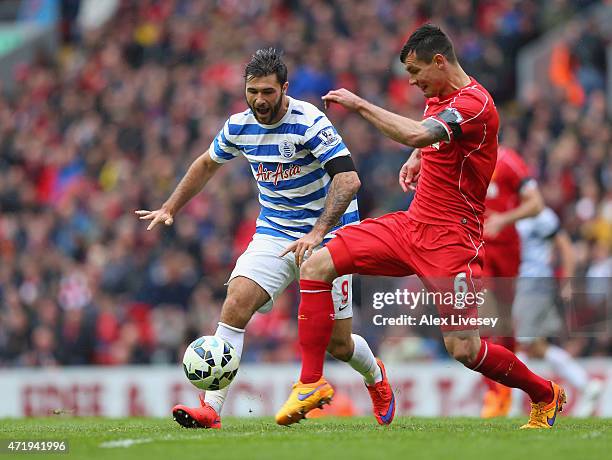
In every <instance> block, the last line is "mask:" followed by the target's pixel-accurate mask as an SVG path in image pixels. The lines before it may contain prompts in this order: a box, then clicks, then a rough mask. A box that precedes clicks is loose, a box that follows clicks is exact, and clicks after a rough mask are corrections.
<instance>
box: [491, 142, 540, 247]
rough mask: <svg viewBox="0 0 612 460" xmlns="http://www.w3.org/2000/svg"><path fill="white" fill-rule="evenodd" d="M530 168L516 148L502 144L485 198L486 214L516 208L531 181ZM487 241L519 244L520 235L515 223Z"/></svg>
mask: <svg viewBox="0 0 612 460" xmlns="http://www.w3.org/2000/svg"><path fill="white" fill-rule="evenodd" d="M531 180H532V178H531V175H530V174H529V168H528V167H527V165H526V164H525V162H524V161H523V159H522V158H521V157H520V155H519V154H518V153H516V152H515V151H514V150H512V149H510V148H508V147H503V146H500V148H499V151H498V152H497V164H496V165H495V170H494V171H493V177H492V178H491V183H490V184H489V188H488V189H487V199H486V200H485V205H486V213H485V218H486V215H487V214H489V213H491V212H506V211H509V210H511V209H514V208H516V207H517V206H518V205H519V204H520V202H521V189H522V187H523V186H524V185H525V184H526V183H528V182H529V181H531ZM485 241H486V242H487V243H503V244H508V243H511V244H519V236H518V233H517V232H516V228H515V227H514V225H509V226H507V227H506V228H504V229H503V230H502V231H501V232H499V234H498V235H497V236H496V237H495V238H489V237H487V238H486V240H485Z"/></svg>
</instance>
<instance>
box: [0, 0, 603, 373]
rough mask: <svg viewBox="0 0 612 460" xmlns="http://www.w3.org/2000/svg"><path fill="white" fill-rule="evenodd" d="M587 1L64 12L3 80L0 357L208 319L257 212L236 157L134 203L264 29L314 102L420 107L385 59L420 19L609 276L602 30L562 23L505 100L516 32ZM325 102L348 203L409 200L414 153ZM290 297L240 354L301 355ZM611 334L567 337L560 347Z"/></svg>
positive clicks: (151, 344)
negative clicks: (178, 192)
mask: <svg viewBox="0 0 612 460" xmlns="http://www.w3.org/2000/svg"><path fill="white" fill-rule="evenodd" d="M593 3H596V2H594V1H588V0H582V1H578V0H574V1H569V0H552V1H551V0H547V1H544V0H541V1H540V0H481V1H479V0H472V1H467V0H466V1H457V0H454V1H450V0H449V1H446V0H440V1H430V0H412V1H407V0H406V1H400V0H370V1H359V0H334V1H325V2H324V1H318V0H286V1H282V0H257V1H255V0H218V1H212V0H210V1H196V0H164V1H154V0H143V1H124V2H122V3H121V7H120V9H119V11H118V12H117V14H116V15H115V16H114V18H113V19H112V20H111V21H110V22H109V23H108V24H106V25H105V26H104V27H102V28H100V29H98V30H93V31H79V30H76V29H74V28H73V29H66V28H65V29H64V37H65V39H66V43H64V45H63V46H62V48H61V50H60V51H59V52H58V54H57V55H55V56H39V57H38V58H37V59H36V61H35V62H33V63H30V64H27V65H25V64H24V65H22V66H20V67H19V68H18V69H17V71H16V74H15V80H16V83H17V84H16V89H15V91H14V92H12V93H10V94H9V93H6V92H3V94H2V95H1V96H0V366H26V365H77V364H87V363H98V364H108V365H113V364H124V363H165V362H175V361H176V360H177V359H178V357H179V355H180V353H181V352H182V349H183V348H184V346H185V344H186V343H188V342H189V341H190V340H192V339H193V338H195V337H196V336H199V335H202V334H205V333H212V332H213V331H214V330H215V327H216V321H217V320H218V315H219V311H220V307H221V304H222V302H223V298H224V295H225V286H224V283H225V282H226V280H227V277H228V275H229V273H230V271H231V269H232V268H233V264H234V262H235V260H236V258H237V256H238V255H239V254H240V253H241V252H242V251H243V250H244V248H245V247H246V245H247V244H248V243H249V241H250V237H251V235H252V233H253V231H254V221H255V217H256V216H257V214H258V212H259V210H258V204H257V200H256V188H255V186H254V181H253V179H252V175H251V173H250V170H249V167H248V165H247V163H246V162H245V161H243V160H240V159H239V160H235V161H234V162H231V163H229V164H228V165H225V166H224V167H223V168H221V169H220V170H219V172H218V174H217V176H216V177H215V178H214V179H213V181H211V182H210V183H209V185H208V186H207V187H206V189H205V190H204V191H203V193H201V194H199V195H198V196H197V197H196V198H195V199H194V200H192V202H191V203H189V204H188V206H187V207H186V208H185V209H184V210H183V211H182V212H181V213H180V214H179V215H178V217H177V218H176V220H175V224H174V225H173V226H172V227H169V228H158V229H157V228H156V229H155V230H153V231H146V225H145V224H143V223H142V222H140V221H138V220H137V218H136V217H135V216H134V210H136V209H156V208H158V207H159V206H160V205H161V203H163V201H164V200H165V199H166V198H167V196H168V195H169V194H170V193H171V191H172V190H173V188H174V186H175V185H176V183H177V181H178V180H179V179H180V177H181V176H182V175H183V174H184V172H185V170H186V168H187V167H188V165H189V164H190V163H191V161H193V160H194V159H195V158H196V157H197V156H198V155H199V154H201V153H202V152H203V151H204V150H206V149H207V148H208V146H209V144H210V142H211V140H212V138H213V137H214V135H215V134H216V133H217V131H218V130H219V129H220V127H221V126H222V124H223V122H224V121H225V119H226V118H227V116H228V115H229V114H231V113H234V112H238V111H242V110H244V108H245V102H244V96H243V84H244V82H243V69H244V64H245V63H246V62H247V61H248V59H249V58H250V56H251V54H252V53H253V52H254V51H255V50H256V49H257V48H260V47H264V46H265V47H267V46H275V47H277V48H280V49H282V50H284V52H285V60H286V63H287V65H288V67H289V81H290V86H289V94H290V95H291V96H293V97H296V98H301V99H306V100H310V101H312V102H313V103H315V104H317V105H318V106H321V104H320V99H319V98H320V96H321V95H322V94H324V93H325V92H327V91H328V90H329V89H332V88H335V87H346V88H348V89H351V90H354V91H356V92H357V93H359V94H360V95H362V96H363V97H365V98H367V99H369V100H370V101H372V102H374V103H376V104H379V105H382V106H384V107H386V108H388V109H390V110H392V111H395V112H398V113H402V114H405V115H408V116H412V117H416V118H420V116H421V114H422V110H423V98H422V95H421V93H420V91H418V90H415V89H413V88H410V87H409V85H408V81H407V78H406V74H405V72H404V71H403V69H402V67H401V64H400V63H399V60H398V55H399V50H400V49H401V47H402V45H403V43H404V42H405V39H406V37H407V36H408V34H409V33H410V32H411V31H412V30H413V29H414V28H415V27H417V26H418V25H419V24H421V23H422V22H424V21H425V20H430V21H431V22H435V23H437V24H440V25H441V26H442V27H443V28H444V29H445V30H446V31H447V32H448V33H449V35H450V36H451V37H452V39H453V40H454V42H455V45H456V51H457V54H458V55H459V58H460V61H461V63H462V65H463V66H464V68H465V69H466V71H468V73H470V74H471V75H473V76H475V77H476V78H477V79H478V80H479V81H480V82H481V83H483V84H484V85H485V86H486V87H487V88H488V89H489V90H490V91H491V93H492V94H493V95H494V97H495V98H496V101H497V104H498V107H499V108H500V112H501V116H502V126H503V132H502V141H503V142H504V143H505V144H507V145H509V146H511V147H514V148H516V149H517V150H518V151H519V152H520V153H521V154H522V155H523V157H524V158H525V160H526V161H527V162H528V164H529V165H530V166H531V167H532V169H533V172H534V176H535V177H536V178H537V179H538V180H539V182H540V185H541V187H542V189H543V192H544V195H545V198H546V201H547V203H548V204H549V205H550V206H551V207H553V208H554V209H555V210H556V211H557V212H558V213H559V214H560V216H561V218H562V221H563V225H564V227H565V228H566V229H567V230H568V231H569V232H570V234H571V236H572V239H573V241H574V243H575V247H576V250H577V253H578V255H579V270H580V273H581V274H592V275H593V274H596V275H597V276H607V277H610V276H612V258H611V255H610V249H611V246H612V163H611V162H610V155H611V147H610V146H611V145H612V128H611V126H612V125H611V123H610V118H607V117H606V101H605V94H604V82H605V76H606V69H605V46H606V44H609V43H610V38H611V37H610V35H609V33H610V32H609V30H608V31H605V30H600V29H598V28H597V27H595V26H590V25H588V24H587V25H585V24H582V25H578V26H576V28H575V29H574V30H575V33H574V34H570V35H569V37H570V38H569V39H567V37H566V39H565V41H564V42H563V43H561V42H560V45H561V44H563V45H564V46H563V47H560V48H559V49H557V50H556V51H557V52H558V53H561V54H560V55H563V56H565V58H566V61H563V62H567V66H566V67H565V68H561V69H559V68H553V67H554V65H553V64H555V63H558V62H557V61H555V62H554V63H553V64H546V65H547V66H549V67H550V68H549V67H547V68H545V69H542V71H543V72H549V73H550V75H551V81H552V82H551V84H550V85H543V86H534V87H533V88H530V92H529V94H528V98H527V101H526V102H524V103H518V102H517V101H516V98H515V95H516V82H515V71H514V69H515V66H516V57H517V53H518V50H519V49H520V48H521V47H522V46H524V45H525V44H526V43H528V42H529V41H531V40H533V39H535V38H537V37H539V36H540V35H542V34H543V33H544V32H546V31H547V30H549V29H550V28H552V27H554V26H556V25H560V24H564V23H565V21H567V20H569V19H570V18H572V17H574V16H575V14H576V13H578V12H580V11H582V10H584V9H585V8H586V7H587V6H590V5H591V4H593ZM67 30H68V32H66V31H67ZM606 34H608V35H606ZM563 53H565V54H563ZM564 72H565V73H564ZM564 76H565V77H566V78H565V79H564ZM568 78H569V79H570V80H571V82H572V85H573V86H571V87H570V86H569V85H568V83H567V82H568ZM568 88H569V89H568ZM576 91H578V92H579V93H580V94H579V97H576ZM328 114H329V117H330V118H331V120H332V121H333V122H334V123H335V125H336V127H337V128H338V130H339V131H340V133H341V134H342V136H343V137H344V140H345V142H346V144H347V145H348V146H349V148H350V150H351V152H352V154H353V156H354V158H355V162H356V164H357V167H358V170H359V172H360V174H361V177H362V183H363V187H362V190H361V191H360V195H359V198H360V208H361V212H362V216H364V217H365V216H375V215H380V214H382V213H384V212H386V211H389V210H397V209H405V208H406V206H407V205H408V203H409V197H408V196H406V195H405V194H403V193H402V192H401V190H400V189H399V186H398V185H397V172H398V170H399V167H400V165H401V164H402V163H403V161H405V158H406V156H407V154H408V150H406V149H403V148H402V147H401V146H399V145H397V144H394V143H392V142H390V141H387V140H385V139H384V138H383V137H382V136H381V135H379V134H377V133H376V132H375V131H374V130H372V129H370V128H368V126H367V124H366V123H365V122H363V121H362V120H361V119H360V118H359V117H357V116H354V115H349V114H347V113H346V112H344V111H343V110H342V109H339V108H337V107H333V108H332V109H330V110H329V112H328ZM356 299H358V295H357V296H356ZM296 308H297V293H296V291H295V288H294V287H292V288H290V289H289V290H288V292H287V294H286V295H284V296H283V297H281V298H280V299H279V301H278V302H276V304H275V308H274V309H273V311H272V312H271V313H269V314H268V315H256V316H255V317H254V319H253V321H252V322H251V323H250V324H249V327H248V334H247V339H246V340H247V342H246V347H245V355H244V358H243V359H244V360H247V361H249V360H258V361H286V360H291V359H295V357H296V345H295V338H296V334H297V332H296V331H297V328H296V324H295V310H296ZM374 341H376V337H374ZM610 347H611V343H610V340H609V337H604V338H603V339H593V338H591V339H579V340H578V341H576V342H575V346H574V352H575V353H576V354H581V353H582V354H584V353H589V354H606V355H609V354H610V352H611V351H612V350H610Z"/></svg>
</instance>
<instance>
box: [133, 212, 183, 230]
mask: <svg viewBox="0 0 612 460" xmlns="http://www.w3.org/2000/svg"><path fill="white" fill-rule="evenodd" d="M134 214H136V215H137V216H140V217H139V219H140V220H150V221H151V223H150V224H149V226H148V227H147V230H151V229H152V228H153V227H155V226H156V225H157V224H159V223H161V222H163V223H164V224H165V225H167V226H170V225H172V223H173V222H174V217H172V214H170V213H169V212H168V211H166V210H165V209H164V208H160V209H156V210H155V211H149V210H147V209H139V210H138V211H134Z"/></svg>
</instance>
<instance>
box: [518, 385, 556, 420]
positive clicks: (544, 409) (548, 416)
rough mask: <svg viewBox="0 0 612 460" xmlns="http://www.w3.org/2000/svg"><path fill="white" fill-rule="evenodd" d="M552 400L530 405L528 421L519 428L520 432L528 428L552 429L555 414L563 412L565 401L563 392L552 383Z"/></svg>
mask: <svg viewBox="0 0 612 460" xmlns="http://www.w3.org/2000/svg"><path fill="white" fill-rule="evenodd" d="M551 384H552V387H553V399H552V401H551V402H549V403H546V402H539V403H531V413H530V414H529V421H528V422H527V423H526V424H525V425H523V426H522V427H521V430H524V429H530V428H546V429H548V428H552V426H553V425H554V424H555V420H556V418H557V414H558V413H559V412H561V411H562V410H563V405H564V404H565V402H566V401H567V398H566V397H565V390H564V389H563V388H561V387H560V386H559V385H557V384H556V383H554V382H551Z"/></svg>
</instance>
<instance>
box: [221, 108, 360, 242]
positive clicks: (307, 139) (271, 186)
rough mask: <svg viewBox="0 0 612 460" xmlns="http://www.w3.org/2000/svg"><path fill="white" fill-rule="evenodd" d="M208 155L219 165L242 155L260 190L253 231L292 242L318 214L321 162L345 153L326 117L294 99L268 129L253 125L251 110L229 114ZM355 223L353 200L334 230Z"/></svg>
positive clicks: (322, 191)
mask: <svg viewBox="0 0 612 460" xmlns="http://www.w3.org/2000/svg"><path fill="white" fill-rule="evenodd" d="M209 153H210V156H211V158H212V159H213V160H214V161H216V162H218V163H225V162H227V161H229V160H231V159H233V158H236V157H237V156H238V155H244V156H245V157H246V159H247V160H248V161H249V163H250V165H251V171H252V172H253V176H254V177H255V180H256V181H257V187H258V188H259V203H260V204H261V212H260V213H259V217H258V218H257V230H256V233H263V234H268V235H273V236H278V237H282V238H287V239H291V240H296V239H298V238H301V237H302V236H304V235H305V234H306V233H308V232H309V231H310V230H311V229H312V227H313V225H314V223H315V222H316V221H317V219H318V218H319V216H320V215H321V214H322V212H323V208H324V207H325V198H326V196H327V190H328V188H329V186H330V184H331V178H330V176H329V174H327V171H325V168H324V167H323V166H324V165H325V163H327V162H328V161H329V160H331V159H332V158H336V157H341V156H348V155H350V152H349V151H348V149H347V148H346V145H344V142H343V141H342V138H341V137H340V135H339V134H338V132H337V131H336V129H335V128H334V127H333V125H332V124H331V122H330V121H329V120H328V118H327V117H326V116H325V114H323V112H321V111H320V110H319V109H317V108H316V107H315V106H314V105H312V104H310V103H308V102H304V101H300V100H297V99H293V98H289V108H288V109H287V113H286V114H285V116H284V117H283V118H282V119H281V120H280V121H279V122H278V123H275V124H273V125H262V124H260V123H258V122H257V120H256V119H255V116H254V115H253V113H252V112H251V110H250V109H248V110H246V111H244V112H242V113H237V114H234V115H232V116H231V117H230V118H229V119H228V120H227V121H226V122H225V125H224V126H223V129H221V131H220V132H219V134H218V135H217V137H216V138H215V139H214V141H213V142H212V144H211V146H210V150H209ZM358 221H359V211H358V208H357V197H354V198H353V200H352V201H351V203H350V204H349V206H348V208H347V209H346V211H345V213H344V215H343V216H342V218H341V219H340V221H339V222H338V225H337V226H336V227H334V229H333V230H335V229H337V228H339V227H342V226H344V225H347V224H350V223H354V222H358ZM330 237H331V234H328V235H327V236H326V238H325V239H326V240H327V239H328V238H330Z"/></svg>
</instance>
